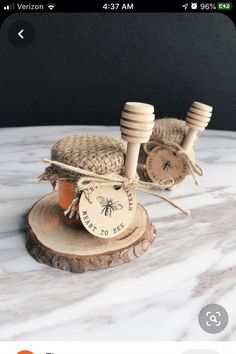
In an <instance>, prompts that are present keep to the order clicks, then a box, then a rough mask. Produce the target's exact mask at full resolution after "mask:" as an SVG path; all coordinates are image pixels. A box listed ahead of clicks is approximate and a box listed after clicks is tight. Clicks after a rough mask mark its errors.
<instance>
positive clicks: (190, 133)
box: [182, 128, 198, 154]
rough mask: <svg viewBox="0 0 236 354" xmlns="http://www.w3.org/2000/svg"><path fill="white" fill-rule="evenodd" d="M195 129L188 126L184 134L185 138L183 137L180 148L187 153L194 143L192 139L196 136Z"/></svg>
mask: <svg viewBox="0 0 236 354" xmlns="http://www.w3.org/2000/svg"><path fill="white" fill-rule="evenodd" d="M197 132H198V131H197V130H195V129H192V128H189V130H188V133H187V135H186V138H185V139H184V142H183V144H182V148H183V149H184V150H185V151H186V152H187V154H188V153H189V152H190V151H191V150H192V147H193V145H194V141H195V139H196V136H197Z"/></svg>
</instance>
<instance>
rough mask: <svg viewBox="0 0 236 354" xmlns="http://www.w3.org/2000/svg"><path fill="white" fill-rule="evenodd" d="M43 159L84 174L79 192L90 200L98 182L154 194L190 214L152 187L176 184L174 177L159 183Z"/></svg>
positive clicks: (76, 198)
mask: <svg viewBox="0 0 236 354" xmlns="http://www.w3.org/2000/svg"><path fill="white" fill-rule="evenodd" d="M43 161H44V162H45V163H50V164H51V165H55V166H58V167H60V168H62V169H65V170H67V171H70V172H73V173H76V174H78V175H79V176H82V177H81V178H79V179H78V181H77V192H78V193H79V192H81V191H84V192H85V196H86V198H88V200H89V189H90V188H91V187H94V186H96V185H98V184H99V185H101V186H114V187H123V188H133V189H135V190H137V191H139V192H142V193H146V194H148V195H152V196H155V197H159V198H160V199H162V200H164V201H166V202H168V203H169V204H171V205H172V206H173V207H175V208H177V209H179V210H180V211H182V212H183V213H184V214H185V215H190V212H189V210H187V209H185V208H182V207H181V206H180V205H179V204H177V203H176V202H175V201H172V200H170V199H169V198H167V197H165V196H163V195H161V194H159V193H157V192H154V191H152V190H151V189H166V188H169V187H171V186H172V185H173V184H174V181H173V179H165V180H164V179H163V180H161V181H160V182H159V183H152V182H145V181H140V180H139V178H138V176H136V177H135V178H134V179H129V178H127V177H125V176H121V175H117V174H106V175H99V174H97V173H95V172H92V171H87V170H84V169H82V168H79V167H74V166H70V165H67V164H64V163H62V162H59V161H54V160H50V159H47V158H44V159H43ZM78 193H77V196H76V197H75V199H74V200H73V201H72V203H71V205H70V206H69V208H68V209H67V210H66V211H65V214H66V215H67V214H69V215H70V216H71V215H72V214H73V213H74V211H75V208H76V206H77V203H78V201H79V195H78Z"/></svg>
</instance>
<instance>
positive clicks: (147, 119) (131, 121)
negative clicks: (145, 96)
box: [120, 102, 155, 179]
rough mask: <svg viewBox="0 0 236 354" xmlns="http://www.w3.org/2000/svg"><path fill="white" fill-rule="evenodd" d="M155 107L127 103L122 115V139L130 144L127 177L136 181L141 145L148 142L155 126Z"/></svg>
mask: <svg viewBox="0 0 236 354" xmlns="http://www.w3.org/2000/svg"><path fill="white" fill-rule="evenodd" d="M154 119H155V115H154V107H153V106H152V105H150V104H146V103H140V102H126V103H125V106H124V109H123V111H122V114H121V120H120V130H121V137H122V138H123V139H124V140H126V141H127V142H128V146H127V153H126V159H125V176H126V177H128V178H130V179H134V178H135V177H136V170H137V164H138V155H139V149H140V145H141V144H142V143H146V142H148V140H149V138H150V136H151V134H152V130H153V126H154Z"/></svg>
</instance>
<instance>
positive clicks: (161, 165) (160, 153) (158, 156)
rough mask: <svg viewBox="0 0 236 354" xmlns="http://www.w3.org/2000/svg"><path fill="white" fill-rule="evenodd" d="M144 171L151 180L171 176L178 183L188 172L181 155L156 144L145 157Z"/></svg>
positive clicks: (155, 180)
mask: <svg viewBox="0 0 236 354" xmlns="http://www.w3.org/2000/svg"><path fill="white" fill-rule="evenodd" d="M146 171H147V174H148V176H149V177H150V179H151V180H152V182H160V181H161V180H163V179H168V178H172V179H173V180H174V182H175V183H179V182H180V181H181V180H182V179H184V177H185V176H186V175H187V174H188V164H187V163H186V162H185V160H184V159H183V157H182V156H180V155H177V154H176V153H175V152H173V151H171V150H168V149H166V148H164V147H159V146H157V147H155V148H154V149H153V150H152V151H151V153H150V154H149V155H148V157H147V159H146Z"/></svg>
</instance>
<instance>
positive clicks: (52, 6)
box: [47, 3, 56, 10]
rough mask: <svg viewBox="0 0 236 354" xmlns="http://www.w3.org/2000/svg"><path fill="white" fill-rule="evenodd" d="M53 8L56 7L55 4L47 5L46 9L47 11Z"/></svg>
mask: <svg viewBox="0 0 236 354" xmlns="http://www.w3.org/2000/svg"><path fill="white" fill-rule="evenodd" d="M55 6H56V5H55V4H52V3H50V4H47V7H48V8H49V10H53V9H54V7H55Z"/></svg>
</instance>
